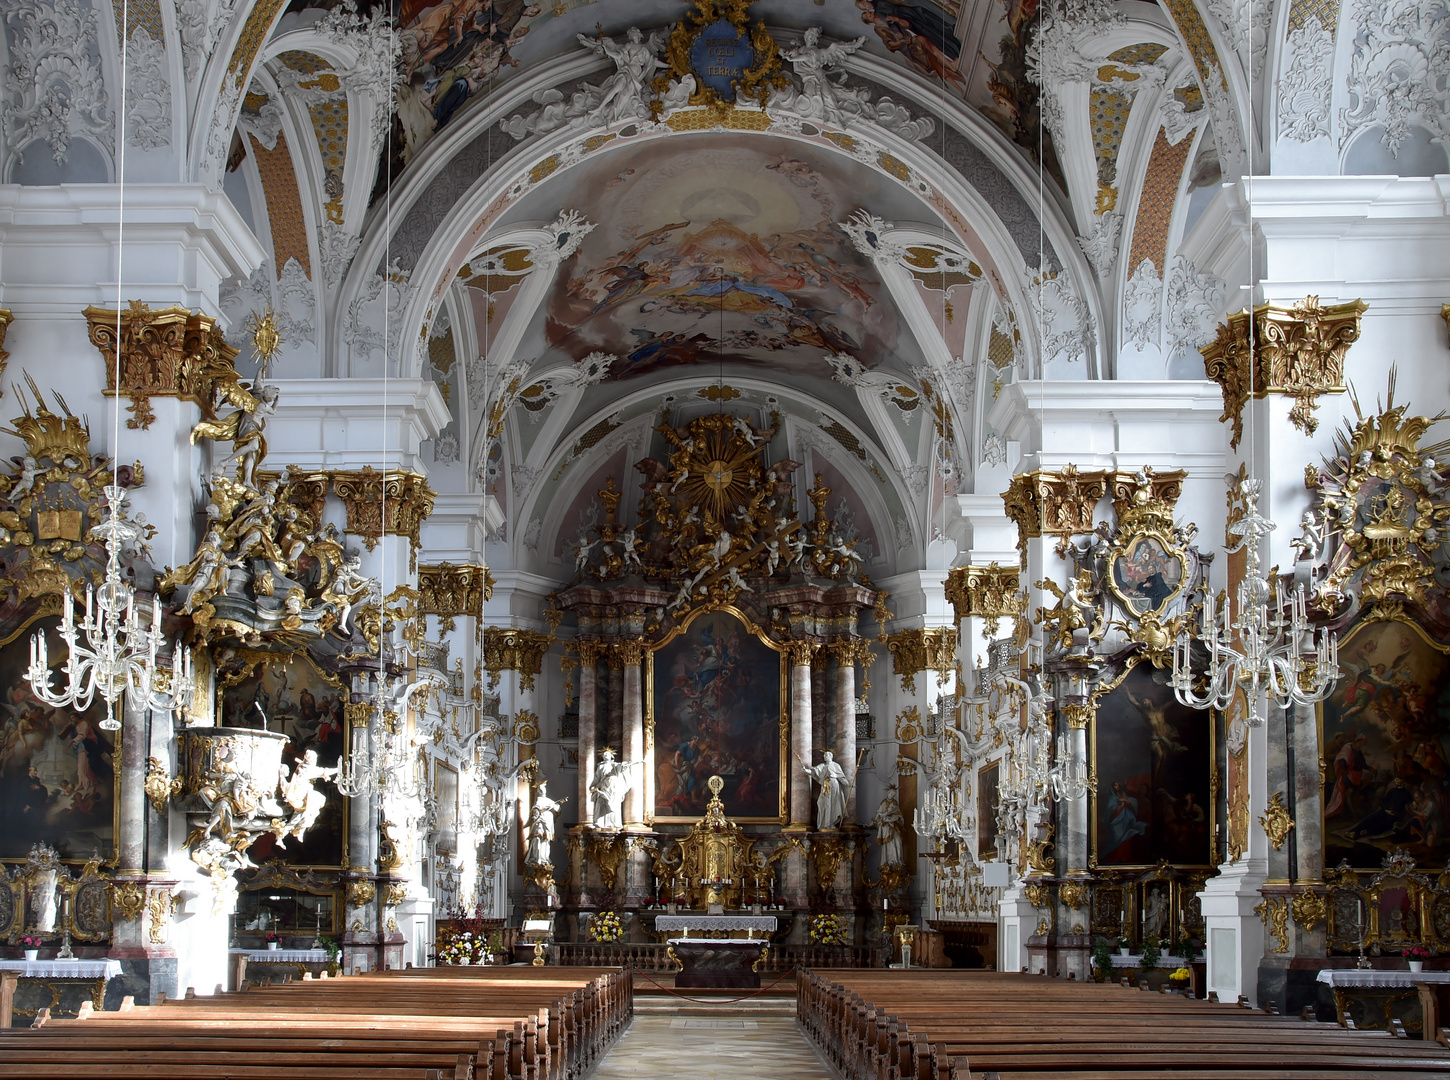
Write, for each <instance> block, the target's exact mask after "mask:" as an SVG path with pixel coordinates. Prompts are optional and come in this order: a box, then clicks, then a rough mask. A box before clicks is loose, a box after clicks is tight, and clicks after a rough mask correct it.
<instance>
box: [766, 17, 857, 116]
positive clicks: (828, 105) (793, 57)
mask: <svg viewBox="0 0 1450 1080" xmlns="http://www.w3.org/2000/svg"><path fill="white" fill-rule="evenodd" d="M820 40H821V28H820V27H819V26H812V27H811V28H810V29H809V30H807V31H806V35H805V40H804V41H802V42H801V45H800V48H798V49H782V50H781V51H780V55H781V56H783V57H785V58H786V59H787V60H788V61H790V66H791V68H792V69H793V70H794V71H795V73H796V76H797V77H798V78H799V79H800V81H801V93H800V96H801V97H803V98H808V99H809V100H810V101H811V102H812V104H813V105H814V106H815V108H814V109H813V110H812V111H813V112H819V114H820V117H821V119H822V120H824V121H826V123H828V124H835V125H837V126H840V125H841V124H842V122H843V121H842V120H841V106H840V104H839V102H837V100H836V89H835V87H833V86H832V85H831V81H830V78H829V76H830V74H831V73H832V71H837V72H840V76H841V81H842V82H843V83H844V82H845V79H846V73H845V72H844V71H841V65H842V64H843V63H845V61H846V57H848V56H850V55H851V54H852V53H853V52H855V51H856V50H857V49H859V48H860V47H861V46H862V45H864V44H866V38H865V36H864V35H863V36H861V37H858V38H857V39H856V40H855V41H834V42H832V43H831V44H829V45H827V46H825V47H824V48H822V47H821V45H820V44H819V43H820Z"/></svg>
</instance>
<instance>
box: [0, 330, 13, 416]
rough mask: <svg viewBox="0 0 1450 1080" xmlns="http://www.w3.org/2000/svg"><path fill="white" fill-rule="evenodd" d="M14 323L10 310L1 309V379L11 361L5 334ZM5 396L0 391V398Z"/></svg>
mask: <svg viewBox="0 0 1450 1080" xmlns="http://www.w3.org/2000/svg"><path fill="white" fill-rule="evenodd" d="M12 321H14V316H12V315H11V314H10V309H9V308H0V377H3V376H4V374H5V365H6V363H8V362H9V360H10V354H9V353H8V352H6V351H5V333H6V331H8V330H9V329H10V324H11V322H12ZM4 396H5V392H4V391H3V390H0V397H4Z"/></svg>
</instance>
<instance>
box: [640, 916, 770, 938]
mask: <svg viewBox="0 0 1450 1080" xmlns="http://www.w3.org/2000/svg"><path fill="white" fill-rule="evenodd" d="M664 930H679V931H682V932H683V933H684V934H685V935H688V934H689V932H690V931H691V930H702V931H703V930H764V931H765V932H767V933H773V932H774V931H775V916H774V915H657V916H656V917H655V932H656V933H658V932H660V931H664Z"/></svg>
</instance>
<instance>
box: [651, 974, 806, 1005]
mask: <svg viewBox="0 0 1450 1080" xmlns="http://www.w3.org/2000/svg"><path fill="white" fill-rule="evenodd" d="M634 973H635V974H636V975H638V976H639V977H640V978H641V979H644V980H645V981H646V982H648V983H651V984H652V985H654V986H656V987H658V988H659V989H661V990H663V991H664V992H665V993H667V994H669V995H671V996H672V997H677V998H679V999H680V1000H681V1001H691V1002H694V1003H695V1004H696V1005H734V1004H735V1003H736V1002H737V1001H749V1000H750V999H751V998H753V997H759V996H760V995H761V994H763V993H765V992H766V991H767V990H773V989H775V988H776V987H777V986H779V985H780V984H781V983H783V982H785V980H786V979H787V978H789V977H790V976H792V975H794V974H795V967H794V965H792V966H791V967H790V968H789V969H788V970H787V971H786V973H785V974H784V975H782V976H781V977H780V978H778V979H776V980H775V982H773V983H771V984H770V985H769V986H762V987H761V988H760V989H759V990H756V991H755V992H754V993H751V994H746V995H745V996H744V997H738V998H692V997H689V996H688V995H686V994H681V993H678V992H676V991H675V989H674V988H673V987H669V986H666V985H664V983H658V982H655V981H654V980H653V979H651V978H650V977H649V976H648V975H646V974H645V973H644V972H643V971H640V970H639V969H638V968H635V970H634Z"/></svg>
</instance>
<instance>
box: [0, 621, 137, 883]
mask: <svg viewBox="0 0 1450 1080" xmlns="http://www.w3.org/2000/svg"><path fill="white" fill-rule="evenodd" d="M59 624H60V620H59V618H57V617H53V616H51V617H47V618H43V619H41V620H39V621H37V622H35V623H33V624H31V625H30V626H29V627H28V628H26V629H25V630H24V631H23V632H21V633H20V634H18V635H17V636H16V637H15V638H14V639H13V640H12V641H10V642H9V643H8V644H7V645H5V646H4V647H3V648H0V686H3V687H4V689H3V690H0V695H3V696H0V713H3V715H0V826H3V827H0V859H24V858H25V856H26V853H27V852H29V851H30V849H31V847H33V846H34V845H35V844H38V843H45V844H49V845H50V846H51V847H53V848H55V849H56V851H58V852H59V853H60V857H61V858H62V859H86V858H89V857H90V856H91V855H92V854H98V855H100V856H101V857H102V858H109V857H110V856H111V854H112V849H113V847H114V845H115V814H116V772H115V768H114V762H113V757H112V755H113V753H114V752H115V743H114V740H113V739H112V736H111V733H110V732H108V731H103V730H101V726H100V723H101V721H102V720H104V719H105V717H106V704H105V702H104V701H103V700H101V698H100V696H99V695H97V697H96V698H95V699H94V700H93V701H92V703H91V707H90V708H89V709H87V710H86V711H85V712H83V713H78V712H76V711H75V710H74V709H70V708H55V707H53V706H50V705H46V704H45V703H44V702H42V701H41V700H40V699H39V698H37V697H36V696H35V695H34V694H33V693H32V692H31V690H30V684H29V683H28V682H26V681H25V678H24V675H23V672H24V671H25V670H26V668H27V667H29V664H30V637H31V634H32V633H44V634H45V635H46V644H47V647H48V648H49V658H50V663H51V669H52V671H55V672H56V674H55V675H53V676H52V678H51V685H52V686H60V685H64V683H65V679H64V676H63V674H61V673H60V672H59V671H57V669H61V668H64V666H65V662H66V655H67V653H66V647H65V643H64V642H63V641H61V639H60V635H59V633H58V627H59Z"/></svg>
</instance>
